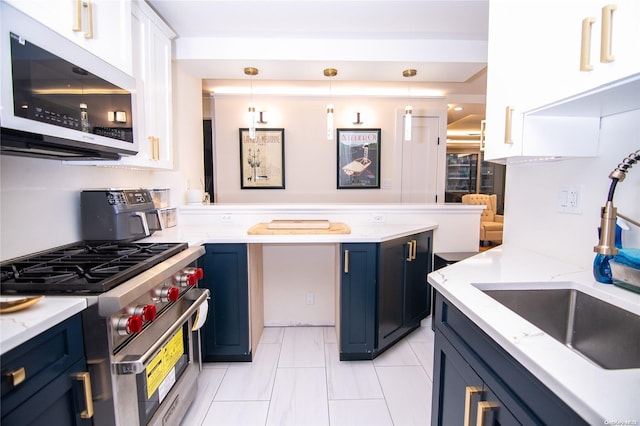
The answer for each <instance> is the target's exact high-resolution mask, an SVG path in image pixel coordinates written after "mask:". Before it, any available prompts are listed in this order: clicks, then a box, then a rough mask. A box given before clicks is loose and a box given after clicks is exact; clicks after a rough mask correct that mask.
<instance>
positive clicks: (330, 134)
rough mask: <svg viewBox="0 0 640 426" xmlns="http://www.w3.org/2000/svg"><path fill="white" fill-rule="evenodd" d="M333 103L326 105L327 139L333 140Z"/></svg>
mask: <svg viewBox="0 0 640 426" xmlns="http://www.w3.org/2000/svg"><path fill="white" fill-rule="evenodd" d="M333 127H334V125H333V105H332V104H328V105H327V140H329V141H330V140H333Z"/></svg>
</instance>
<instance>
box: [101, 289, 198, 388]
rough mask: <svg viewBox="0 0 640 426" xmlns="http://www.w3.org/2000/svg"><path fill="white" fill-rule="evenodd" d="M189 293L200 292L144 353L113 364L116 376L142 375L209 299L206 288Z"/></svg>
mask: <svg viewBox="0 0 640 426" xmlns="http://www.w3.org/2000/svg"><path fill="white" fill-rule="evenodd" d="M190 291H191V292H200V293H201V294H200V295H199V296H198V298H197V299H196V300H195V302H193V304H192V305H191V306H189V308H188V309H187V310H186V311H184V313H183V314H182V315H180V317H179V318H178V319H177V320H176V322H174V323H173V325H172V326H171V327H169V328H168V329H167V331H165V332H164V333H163V334H162V336H160V338H159V339H158V340H156V342H155V343H154V344H153V345H152V346H151V347H150V348H149V349H148V350H147V351H146V352H145V353H143V354H142V355H126V356H124V357H122V358H121V359H120V360H117V361H116V362H115V363H114V364H113V368H114V369H115V372H116V374H120V375H124V374H139V373H142V372H143V371H144V370H145V368H146V365H147V363H148V362H149V361H150V360H151V359H152V358H153V357H154V356H155V355H156V353H157V352H158V351H159V350H160V348H162V346H163V345H164V344H166V343H167V342H168V341H169V339H170V338H171V336H172V335H173V334H174V333H175V332H176V331H178V329H179V328H180V327H182V325H183V324H184V323H185V322H186V321H188V320H189V317H190V316H191V315H193V314H194V313H195V312H196V311H197V310H198V308H199V307H200V305H202V304H203V303H205V302H206V301H207V299H208V298H209V290H208V289H206V288H194V289H191V290H190Z"/></svg>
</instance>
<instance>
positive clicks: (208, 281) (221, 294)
mask: <svg viewBox="0 0 640 426" xmlns="http://www.w3.org/2000/svg"><path fill="white" fill-rule="evenodd" d="M205 249H206V253H205V255H204V257H203V259H202V266H203V268H204V280H203V281H202V282H201V285H202V286H203V287H206V288H208V289H209V290H210V291H211V300H210V302H209V312H208V314H207V321H206V322H205V324H204V326H203V327H202V333H201V336H202V337H201V338H202V359H203V361H206V362H226V361H251V359H252V355H251V349H250V343H249V272H248V257H247V245H246V244H206V245H205Z"/></svg>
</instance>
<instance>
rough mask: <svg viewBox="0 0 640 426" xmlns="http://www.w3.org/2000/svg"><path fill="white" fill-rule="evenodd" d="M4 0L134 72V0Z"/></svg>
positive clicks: (129, 72) (97, 54) (100, 55)
mask: <svg viewBox="0 0 640 426" xmlns="http://www.w3.org/2000/svg"><path fill="white" fill-rule="evenodd" d="M3 1H6V2H7V3H9V4H11V5H12V6H14V7H15V8H16V9H19V10H21V11H23V12H24V13H26V14H27V15H29V16H31V17H32V18H34V19H35V20H37V21H39V22H41V23H43V24H44V25H46V26H47V27H49V28H51V29H52V30H54V31H56V32H57V33H60V34H61V35H63V36H64V37H66V38H68V39H69V40H72V41H73V42H75V43H77V44H78V45H80V46H82V47H83V48H85V49H86V50H88V51H90V52H91V53H93V54H95V55H96V56H98V57H100V58H102V59H104V60H105V61H107V62H109V63H111V64H112V65H114V66H116V67H117V68H119V69H121V70H122V71H124V72H126V73H127V74H131V72H132V53H131V0H3Z"/></svg>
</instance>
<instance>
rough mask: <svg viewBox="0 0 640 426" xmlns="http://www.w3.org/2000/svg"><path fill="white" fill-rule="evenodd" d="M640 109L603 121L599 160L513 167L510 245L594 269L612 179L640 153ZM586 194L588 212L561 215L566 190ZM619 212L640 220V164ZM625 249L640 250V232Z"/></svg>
mask: <svg viewBox="0 0 640 426" xmlns="http://www.w3.org/2000/svg"><path fill="white" fill-rule="evenodd" d="M639 135H640V110H634V111H631V112H626V113H623V114H617V115H614V116H610V117H606V118H603V119H602V121H601V135H600V142H599V153H598V156H597V157H595V158H579V159H566V160H560V161H548V162H539V163H531V164H516V165H509V166H508V167H507V179H506V195H505V234H504V242H505V243H507V244H513V245H516V246H520V247H524V248H528V249H531V250H534V251H536V252H540V253H543V254H547V255H550V256H552V257H555V258H559V259H562V260H565V261H568V262H570V263H574V264H577V265H580V266H583V267H587V268H590V267H591V263H592V262H593V257H594V253H593V246H595V245H596V244H597V242H598V238H597V229H598V226H599V225H600V209H601V207H602V206H603V205H604V203H605V201H606V198H607V192H608V190H609V185H610V183H611V180H610V179H609V174H610V173H611V171H613V170H614V169H615V167H616V166H617V165H618V164H619V163H620V162H621V161H622V160H623V159H624V158H625V157H626V156H627V155H629V154H630V153H632V152H634V151H635V150H637V149H640V136H639ZM572 186H577V187H580V188H581V192H582V213H581V214H570V213H560V212H559V211H558V203H559V197H560V192H561V190H562V189H563V188H566V187H572ZM613 201H614V205H615V206H616V207H617V208H618V212H620V213H622V214H624V215H626V216H629V217H631V218H633V219H636V220H640V164H636V165H635V166H634V167H633V168H631V170H630V171H629V172H628V173H627V177H626V179H625V180H624V181H623V182H621V183H619V184H618V186H617V189H616V193H615V197H614V200H613ZM623 238H624V240H623V245H624V246H625V247H640V229H638V228H637V227H634V226H633V225H632V226H631V230H630V231H629V232H625V233H624V234H623Z"/></svg>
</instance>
